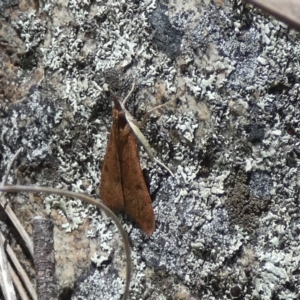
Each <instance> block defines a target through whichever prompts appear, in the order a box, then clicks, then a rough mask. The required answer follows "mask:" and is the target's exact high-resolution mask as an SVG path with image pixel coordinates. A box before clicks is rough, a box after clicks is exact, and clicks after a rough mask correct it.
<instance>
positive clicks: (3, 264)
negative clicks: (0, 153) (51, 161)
mask: <svg viewBox="0 0 300 300" xmlns="http://www.w3.org/2000/svg"><path fill="white" fill-rule="evenodd" d="M22 150H23V149H22V148H21V149H19V150H18V151H17V152H16V154H15V155H14V156H13V158H12V159H11V161H10V163H9V164H8V166H7V169H6V173H5V175H4V177H3V182H2V184H1V185H4V184H5V183H6V181H7V178H8V174H9V172H10V170H11V167H12V164H13V162H14V160H15V159H16V157H17V156H18V155H19V154H20V152H21V151H22ZM3 200H4V199H1V204H2V202H3V204H4V208H5V206H6V204H7V203H6V202H5V201H3ZM2 206H3V205H2ZM0 269H1V272H0V285H1V289H2V293H3V295H4V298H5V299H6V300H15V299H17V297H16V292H15V289H14V286H13V282H12V278H11V273H10V272H9V263H8V260H7V256H6V253H5V249H4V239H3V236H2V235H0Z"/></svg>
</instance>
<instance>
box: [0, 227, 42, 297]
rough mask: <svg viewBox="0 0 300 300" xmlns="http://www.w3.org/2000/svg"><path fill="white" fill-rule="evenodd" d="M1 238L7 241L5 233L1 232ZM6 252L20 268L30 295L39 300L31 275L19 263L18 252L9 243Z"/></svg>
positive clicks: (19, 271)
mask: <svg viewBox="0 0 300 300" xmlns="http://www.w3.org/2000/svg"><path fill="white" fill-rule="evenodd" d="M0 235H1V238H2V239H3V241H4V243H6V239H5V237H4V236H3V234H2V233H1V232H0ZM6 252H7V254H8V256H9V258H10V260H11V261H12V262H13V264H14V266H15V269H16V270H18V274H19V276H20V277H21V279H22V281H23V283H24V285H25V286H26V288H27V290H28V292H29V294H30V296H31V297H32V298H33V299H34V300H37V295H36V292H35V289H34V287H33V285H32V283H31V281H30V279H29V277H28V276H27V273H26V272H25V270H24V269H23V267H22V266H21V264H20V263H19V260H18V258H17V256H16V254H15V253H14V251H13V249H12V248H11V247H10V245H9V244H6Z"/></svg>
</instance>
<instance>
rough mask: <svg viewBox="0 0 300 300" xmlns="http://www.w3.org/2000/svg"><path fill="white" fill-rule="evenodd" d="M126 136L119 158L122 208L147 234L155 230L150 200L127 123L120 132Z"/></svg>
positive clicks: (132, 136) (133, 139)
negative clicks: (122, 197) (122, 198)
mask: <svg viewBox="0 0 300 300" xmlns="http://www.w3.org/2000/svg"><path fill="white" fill-rule="evenodd" d="M122 135H123V137H124V136H126V139H124V140H125V142H124V145H123V149H122V151H123V153H122V157H121V155H120V157H121V159H120V164H121V174H122V183H123V195H124V210H125V212H126V213H127V214H128V215H129V217H130V218H131V219H132V220H133V221H134V222H135V223H136V224H137V225H138V226H139V227H140V228H141V229H142V230H143V231H144V232H145V233H146V234H147V235H151V234H152V233H153V231H154V230H155V216H154V212H153V207H152V201H151V198H150V195H149V192H148V189H147V186H146V183H145V180H144V175H143V172H142V169H141V166H140V158H139V153H138V147H137V144H136V139H135V136H134V134H133V133H132V131H131V129H130V127H129V125H128V124H127V125H126V126H125V128H124V130H123V132H122Z"/></svg>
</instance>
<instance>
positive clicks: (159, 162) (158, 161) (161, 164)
mask: <svg viewBox="0 0 300 300" xmlns="http://www.w3.org/2000/svg"><path fill="white" fill-rule="evenodd" d="M154 160H155V161H156V162H157V163H158V164H159V165H160V166H162V167H163V168H165V169H166V170H167V171H168V172H169V173H170V174H171V176H172V177H175V175H174V173H173V172H172V171H171V170H170V169H169V168H168V167H167V166H166V165H165V164H164V163H162V162H161V161H160V160H158V159H157V158H154Z"/></svg>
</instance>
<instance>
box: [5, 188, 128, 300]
mask: <svg viewBox="0 0 300 300" xmlns="http://www.w3.org/2000/svg"><path fill="white" fill-rule="evenodd" d="M0 191H1V192H9V193H18V192H25V193H47V194H57V195H61V196H66V197H71V198H78V199H80V200H83V201H85V202H87V203H89V204H92V205H95V206H97V207H98V208H100V209H101V210H103V211H104V212H105V213H106V214H107V215H108V216H109V217H110V218H111V219H112V220H113V221H114V223H115V225H116V226H117V228H118V230H119V232H120V234H121V237H122V240H123V244H124V249H125V255H126V281H125V291H124V295H123V300H126V299H127V298H128V295H129V284H130V276H131V259H130V246H129V239H128V236H127V234H126V232H125V230H124V229H123V227H122V224H121V223H120V221H119V219H118V218H117V216H116V215H115V214H114V213H113V212H112V211H111V210H110V209H109V208H107V207H106V206H105V205H103V204H102V203H100V202H99V201H97V200H96V199H94V198H92V197H90V196H88V195H85V194H80V193H75V192H70V191H66V190H59V189H54V188H49V187H34V186H21V185H2V186H0Z"/></svg>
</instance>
